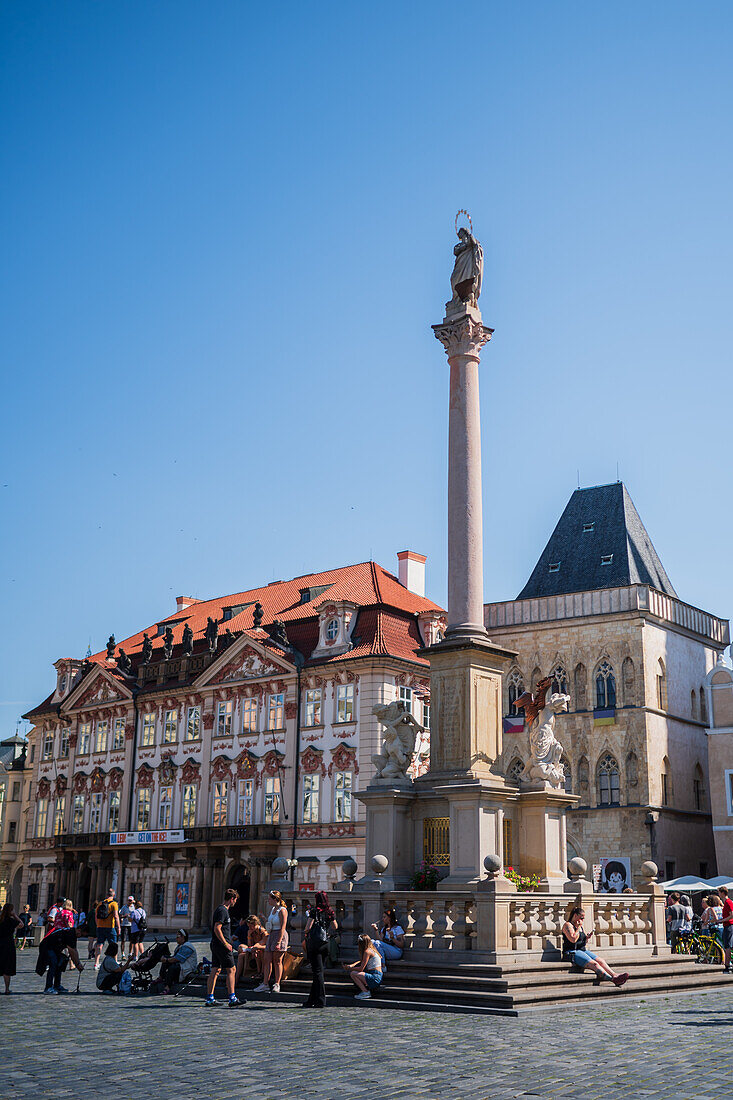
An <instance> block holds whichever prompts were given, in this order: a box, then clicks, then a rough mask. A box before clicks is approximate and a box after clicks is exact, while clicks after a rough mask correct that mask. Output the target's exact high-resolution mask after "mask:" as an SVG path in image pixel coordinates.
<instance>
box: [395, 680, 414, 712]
mask: <svg viewBox="0 0 733 1100" xmlns="http://www.w3.org/2000/svg"><path fill="white" fill-rule="evenodd" d="M397 698H398V699H399V701H400V702H401V703H404V707H405V710H406V711H407V713H408V714H412V688H408V687H403V686H402V685H400V688H399V690H398V692H397Z"/></svg>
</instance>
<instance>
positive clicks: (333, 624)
mask: <svg viewBox="0 0 733 1100" xmlns="http://www.w3.org/2000/svg"><path fill="white" fill-rule="evenodd" d="M338 636H339V621H338V619H331V620H330V621H329V622H328V623H327V624H326V640H327V641H329V642H335V641H336V639H337V638H338Z"/></svg>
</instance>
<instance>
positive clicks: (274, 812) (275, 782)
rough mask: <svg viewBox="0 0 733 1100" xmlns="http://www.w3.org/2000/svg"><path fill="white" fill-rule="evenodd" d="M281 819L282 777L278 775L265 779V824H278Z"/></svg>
mask: <svg viewBox="0 0 733 1100" xmlns="http://www.w3.org/2000/svg"><path fill="white" fill-rule="evenodd" d="M279 820H280V779H279V777H278V776H276V775H270V776H267V778H266V779H265V824H266V825H277V823H278V821H279Z"/></svg>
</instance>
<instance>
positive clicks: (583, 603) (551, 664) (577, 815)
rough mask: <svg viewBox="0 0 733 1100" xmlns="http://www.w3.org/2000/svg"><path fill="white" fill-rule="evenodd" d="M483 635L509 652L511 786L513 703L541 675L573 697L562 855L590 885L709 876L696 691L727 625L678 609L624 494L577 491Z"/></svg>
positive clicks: (515, 756) (518, 767)
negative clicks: (653, 872)
mask: <svg viewBox="0 0 733 1100" xmlns="http://www.w3.org/2000/svg"><path fill="white" fill-rule="evenodd" d="M485 624H486V628H487V630H488V632H489V635H490V637H491V638H492V640H493V641H495V642H497V643H498V644H501V645H503V646H505V647H506V648H507V649H510V650H514V651H516V652H517V657H516V660H515V662H514V663H513V664H512V667H511V668H510V669H509V671H508V674H507V676H506V677H505V684H504V714H505V720H504V748H503V762H504V767H505V769H506V771H507V774H508V775H509V776H510V777H513V778H514V779H515V780H516V781H517V782H518V781H519V776H520V775H521V772H522V769H523V767H524V763H525V761H526V759H527V752H528V745H527V732H526V730H525V729H524V721H523V714H522V713H517V708H516V706H515V701H516V699H517V698H518V697H519V696H520V695H521V694H522V692H523V691H524V690H534V688H535V687H536V685H537V683H538V681H539V680H540V679H542V678H543V677H546V676H551V677H552V680H553V684H552V690H553V691H561V692H566V693H567V694H569V695H570V699H571V701H570V709H569V714H568V715H567V716H563V718H562V721H561V722H560V723H559V724H558V734H559V739H560V741H561V743H562V744H563V746H564V748H565V759H564V766H565V771H566V777H567V778H566V789H567V790H568V791H572V792H573V793H575V794H576V795H577V796H578V797H579V803H578V805H577V807H576V808H574V809H573V810H571V811H570V812H569V813H568V819H567V828H568V856H569V857H572V856H576V855H577V856H581V857H582V858H583V859H585V860H586V861H587V863H588V866H589V868H594V869H595V875H596V878H597V879H598V877H599V874H600V870H601V867H602V865H603V861H604V860H609V859H612V860H615V861H619V862H623V861H628V864H627V866H628V869H629V870H630V873H631V877H632V879H633V880H634V881H638V878H639V871H640V867H641V864H642V863H643V862H644V861H645V860H648V859H651V860H654V862H655V863H657V864H658V865H659V866H660V868H661V869H662V870H663V873H664V877H665V878H672V877H673V876H674V875H677V874H686V873H694V874H699V875H702V876H703V877H706V876H707V875H711V874H713V873H714V868H715V850H714V844H713V831H712V823H711V811H710V794H709V791H710V781H709V778H708V763H707V745H706V737H705V730H706V726H707V724H708V718H707V714H708V705H707V696H706V690H705V687H704V685H705V683H706V677H708V674H709V673H710V671H711V670H712V669H713V667H714V666H715V664H716V661H717V658H718V655H719V654H720V653H721V652H722V650H723V649H724V647H725V646H726V645H727V644H728V642H729V626H728V622H727V621H726V620H724V619H719V618H717V617H716V616H714V615H710V614H708V613H706V612H704V611H700V610H699V609H698V608H695V607H692V606H691V605H690V604H686V603H684V602H683V601H682V600H680V599H679V597H678V596H677V593H676V592H675V590H674V588H673V587H672V584H671V582H670V580H669V578H668V576H667V574H666V572H665V570H664V567H663V566H662V563H661V561H660V560H659V557H658V555H657V553H656V550H655V549H654V546H653V544H652V542H651V539H650V538H649V535H648V534H647V532H646V530H645V528H644V525H643V523H642V522H641V519H640V517H639V515H638V513H637V511H636V509H635V507H634V505H633V503H632V501H631V498H630V496H629V494H628V492H627V490H626V487H625V486H624V485H623V484H622V483H620V482H616V483H614V484H611V485H601V486H596V487H594V488H589V489H578V490H577V491H576V492H574V493H573V495H572V497H571V499H570V501H569V503H568V505H567V507H566V508H565V511H564V512H563V514H562V516H561V518H560V520H559V522H558V524H557V526H556V528H555V530H554V532H553V534H552V536H551V537H550V540H549V542H548V543H547V546H546V547H545V549H544V551H543V552H542V555H541V556H540V559H539V561H538V562H537V565H536V566H535V568H534V570H533V572H532V575H531V577H530V578H529V580H528V582H527V584H526V585H525V587H524V588H523V590H522V591H521V592H520V593H519V596H518V597H517V599H516V600H510V601H507V602H502V603H491V604H487V605H486V607H485ZM505 862H507V863H511V862H512V853H511V851H509V852H505Z"/></svg>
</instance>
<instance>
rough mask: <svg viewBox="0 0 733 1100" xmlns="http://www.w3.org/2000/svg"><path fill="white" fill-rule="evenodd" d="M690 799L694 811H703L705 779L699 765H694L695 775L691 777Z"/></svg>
mask: <svg viewBox="0 0 733 1100" xmlns="http://www.w3.org/2000/svg"><path fill="white" fill-rule="evenodd" d="M692 797H693V801H694V804H695V809H696V810H704V809H705V777H704V775H703V771H702V768H701V767H700V765H699V764H695V773H694V775H693V777H692Z"/></svg>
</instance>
